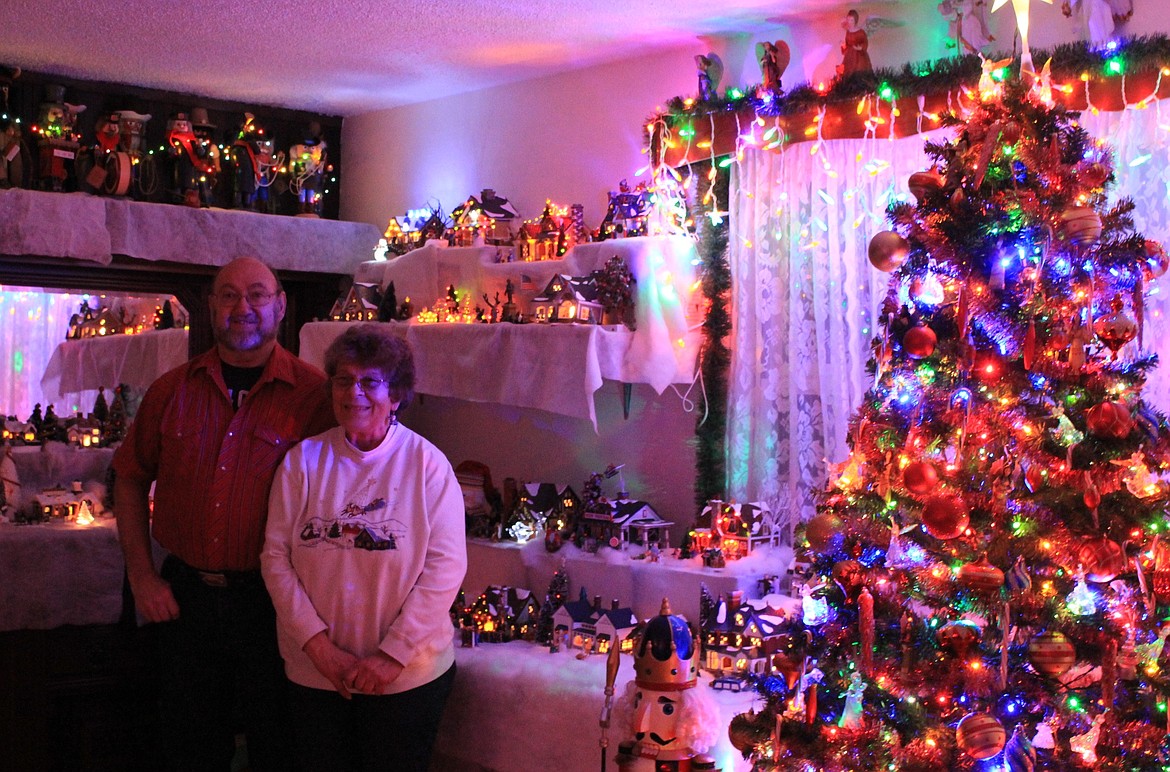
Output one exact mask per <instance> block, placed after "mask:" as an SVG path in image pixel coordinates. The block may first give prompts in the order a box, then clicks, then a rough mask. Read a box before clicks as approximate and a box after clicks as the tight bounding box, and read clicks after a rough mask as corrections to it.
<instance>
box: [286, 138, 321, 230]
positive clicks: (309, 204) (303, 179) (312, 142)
mask: <svg viewBox="0 0 1170 772" xmlns="http://www.w3.org/2000/svg"><path fill="white" fill-rule="evenodd" d="M328 159H329V153H328V145H326V143H325V132H324V130H323V129H322V128H321V123H320V122H319V121H310V122H309V128H308V131H307V132H306V133H305V137H304V139H303V140H302V141H301V142H300V144H296V145H293V146H292V147H291V148H289V151H288V161H289V172H290V175H291V179H290V181H289V189H290V190H291V191H292V192H293V193H295V194H296V196H297V198H298V199H299V201H300V212H299V214H302V215H306V216H319V215H320V214H321V211H320V210H321V196H322V192H323V191H324V188H325V184H324V183H325V173H326V172H327V171H329V169H330V167H329V166H328V163H329V160H328Z"/></svg>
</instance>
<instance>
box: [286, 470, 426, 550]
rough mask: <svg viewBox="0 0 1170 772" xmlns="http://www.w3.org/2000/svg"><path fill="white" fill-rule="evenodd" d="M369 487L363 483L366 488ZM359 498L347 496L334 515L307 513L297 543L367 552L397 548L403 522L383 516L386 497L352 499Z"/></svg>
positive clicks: (402, 533)
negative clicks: (318, 515)
mask: <svg viewBox="0 0 1170 772" xmlns="http://www.w3.org/2000/svg"><path fill="white" fill-rule="evenodd" d="M369 488H370V485H369V484H367V485H366V486H365V489H366V491H368V490H369ZM362 498H363V497H361V496H355V497H353V498H351V500H350V501H349V503H347V504H346V505H345V506H344V507H342V509H341V512H340V513H339V514H338V515H337V516H336V517H329V516H326V517H317V516H314V517H310V518H309V519H308V520H307V521H306V522H305V525H304V527H303V528H302V529H301V546H302V547H322V546H323V547H327V548H331V549H346V550H352V549H358V550H369V551H371V552H379V551H381V550H393V549H398V540H399V539H401V538H402V537H403V536H404V535H405V534H406V526H405V525H404V524H403V523H402V521H401V520H396V519H394V518H392V517H386V513H387V511H388V509H389V508H388V506H387V503H386V499H384V498H382V497H380V496H379V497H377V498H374V499H372V500H368V503H366V504H358V503H355V501H354V499H358V500H361V499H362Z"/></svg>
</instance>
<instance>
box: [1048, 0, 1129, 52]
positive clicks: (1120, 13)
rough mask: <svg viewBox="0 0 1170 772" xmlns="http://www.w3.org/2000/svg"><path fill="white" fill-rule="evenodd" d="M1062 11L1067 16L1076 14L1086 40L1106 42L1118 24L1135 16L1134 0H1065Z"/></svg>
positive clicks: (1061, 5)
mask: <svg viewBox="0 0 1170 772" xmlns="http://www.w3.org/2000/svg"><path fill="white" fill-rule="evenodd" d="M1060 12H1061V13H1063V14H1064V15H1065V17H1066V18H1071V17H1072V15H1073V14H1076V16H1077V21H1078V22H1079V23H1080V27H1081V37H1083V38H1084V39H1085V40H1088V41H1089V42H1091V43H1104V42H1106V41H1108V40H1109V39H1110V38H1111V37H1113V32H1114V30H1115V29H1116V27H1117V25H1118V24H1122V23H1124V22H1127V21H1129V19H1130V17H1132V16H1133V0H1064V2H1063V3H1061V4H1060Z"/></svg>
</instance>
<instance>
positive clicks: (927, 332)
mask: <svg viewBox="0 0 1170 772" xmlns="http://www.w3.org/2000/svg"><path fill="white" fill-rule="evenodd" d="M937 343H938V336H937V335H935V333H934V330H932V329H930V328H929V327H927V326H926V325H924V324H920V325H918V326H917V327H911V328H910V329H909V330H907V331H906V334H905V335H903V336H902V350H904V351H905V352H906V356H908V357H910V358H911V359H925V358H926V357H928V356H930V355H931V354H933V353H934V347H935V345H936V344H937Z"/></svg>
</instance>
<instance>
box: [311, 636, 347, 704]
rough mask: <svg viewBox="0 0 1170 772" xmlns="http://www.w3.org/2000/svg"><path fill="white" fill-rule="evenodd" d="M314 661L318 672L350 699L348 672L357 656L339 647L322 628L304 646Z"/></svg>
mask: <svg viewBox="0 0 1170 772" xmlns="http://www.w3.org/2000/svg"><path fill="white" fill-rule="evenodd" d="M302 648H303V650H304V652H305V654H307V655H309V659H310V660H312V661H313V667H315V668H317V672H319V673H320V674H321V675H323V676H325V677H326V678H328V679H329V683H331V684H333V688H334V689H336V690H337V693H338V694H340V695H341V696H342V697H344V698H345V699H347V700H348V699H350V697H351V696H352V695H350V693H349V679H348V678H346V677H345V676H346V673H347V672H348V671H349V670H350V669H352V668H353V667H354V665H355V664H356V663H357V657H355V656H354V655H352V654H350V653H349V652H348V651H346V650H345V649H342V648H339V647H337V646H335V645H334V644H333V641H331V640H329V633H327V632H326V631H324V630H322V631H321V632H319V633H317V634H316V635H314V636H313V637H312V638H310V639H309V640H308V641H307V642H306V643H305V645H304V646H303V647H302Z"/></svg>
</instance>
